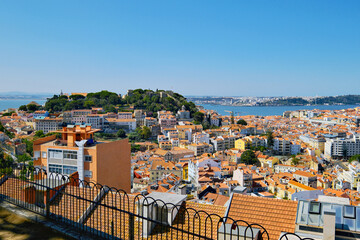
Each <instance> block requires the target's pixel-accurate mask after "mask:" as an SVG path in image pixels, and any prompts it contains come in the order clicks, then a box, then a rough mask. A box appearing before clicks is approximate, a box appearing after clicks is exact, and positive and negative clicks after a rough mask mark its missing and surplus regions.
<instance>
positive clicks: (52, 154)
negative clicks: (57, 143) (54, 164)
mask: <svg viewBox="0 0 360 240" xmlns="http://www.w3.org/2000/svg"><path fill="white" fill-rule="evenodd" d="M49 158H57V159H62V151H61V150H56V149H49Z"/></svg>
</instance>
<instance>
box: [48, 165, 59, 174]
mask: <svg viewBox="0 0 360 240" xmlns="http://www.w3.org/2000/svg"><path fill="white" fill-rule="evenodd" d="M49 172H53V173H60V174H61V173H62V166H61V165H56V164H49Z"/></svg>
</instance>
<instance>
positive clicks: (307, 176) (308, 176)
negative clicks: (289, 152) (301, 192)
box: [293, 170, 317, 188]
mask: <svg viewBox="0 0 360 240" xmlns="http://www.w3.org/2000/svg"><path fill="white" fill-rule="evenodd" d="M293 176H294V178H295V179H296V181H298V182H299V183H301V184H304V185H305V186H308V187H312V188H316V187H317V177H316V176H315V175H314V174H312V173H310V172H305V171H300V170H297V171H295V172H294V173H293Z"/></svg>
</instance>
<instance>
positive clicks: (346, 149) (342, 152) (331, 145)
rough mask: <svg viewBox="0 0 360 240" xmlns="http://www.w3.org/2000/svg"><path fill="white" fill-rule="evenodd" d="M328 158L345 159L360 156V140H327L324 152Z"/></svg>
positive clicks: (356, 138) (355, 138) (354, 138)
mask: <svg viewBox="0 0 360 240" xmlns="http://www.w3.org/2000/svg"><path fill="white" fill-rule="evenodd" d="M324 153H325V156H326V157H334V158H343V157H351V156H354V155H356V154H360V138H359V137H356V136H354V137H353V138H341V139H339V138H338V139H327V140H326V143H325V150H324Z"/></svg>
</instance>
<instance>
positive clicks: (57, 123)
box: [34, 117, 63, 134]
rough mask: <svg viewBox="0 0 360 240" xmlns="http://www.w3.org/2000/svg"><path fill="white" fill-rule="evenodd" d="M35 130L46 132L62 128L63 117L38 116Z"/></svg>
mask: <svg viewBox="0 0 360 240" xmlns="http://www.w3.org/2000/svg"><path fill="white" fill-rule="evenodd" d="M34 122H35V131H40V130H41V131H43V132H44V133H45V134H46V133H49V132H53V131H57V130H60V129H61V127H62V126H61V124H62V123H63V119H62V118H50V117H38V118H36V119H35V120H34Z"/></svg>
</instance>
